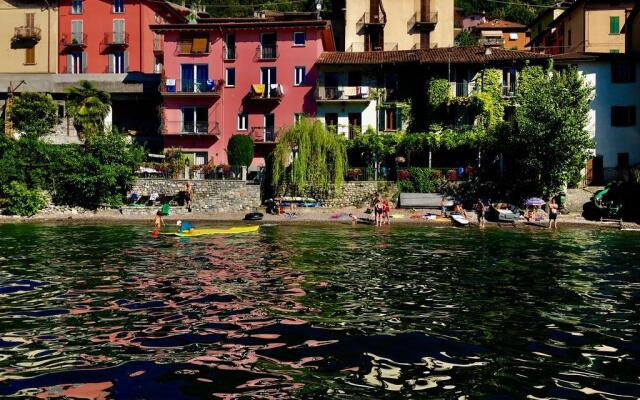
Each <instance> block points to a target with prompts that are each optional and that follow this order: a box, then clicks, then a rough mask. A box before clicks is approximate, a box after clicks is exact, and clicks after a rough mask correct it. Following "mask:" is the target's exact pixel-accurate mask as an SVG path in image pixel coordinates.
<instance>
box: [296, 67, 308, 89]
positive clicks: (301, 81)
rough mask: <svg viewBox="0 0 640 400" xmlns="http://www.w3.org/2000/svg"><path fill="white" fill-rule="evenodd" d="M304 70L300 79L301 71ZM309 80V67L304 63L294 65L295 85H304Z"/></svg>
mask: <svg viewBox="0 0 640 400" xmlns="http://www.w3.org/2000/svg"><path fill="white" fill-rule="evenodd" d="M300 71H302V74H301V75H302V76H300V80H298V75H299V72H300ZM306 80H307V67H306V66H304V65H296V66H295V67H293V86H303V85H304V83H305V81H306Z"/></svg>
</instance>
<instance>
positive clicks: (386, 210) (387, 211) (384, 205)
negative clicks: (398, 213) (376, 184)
mask: <svg viewBox="0 0 640 400" xmlns="http://www.w3.org/2000/svg"><path fill="white" fill-rule="evenodd" d="M390 213H391V205H389V200H388V199H386V198H383V200H382V215H383V217H384V220H383V221H384V223H385V224H387V225H391V219H390V215H389V214H390Z"/></svg>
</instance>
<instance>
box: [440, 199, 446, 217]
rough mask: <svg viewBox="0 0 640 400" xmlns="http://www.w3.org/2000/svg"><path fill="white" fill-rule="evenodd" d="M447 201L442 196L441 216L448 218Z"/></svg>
mask: <svg viewBox="0 0 640 400" xmlns="http://www.w3.org/2000/svg"><path fill="white" fill-rule="evenodd" d="M446 204H447V199H446V198H445V197H444V196H442V200H440V216H441V217H446V216H447V215H446V214H447V205H446Z"/></svg>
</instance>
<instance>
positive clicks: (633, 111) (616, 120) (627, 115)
mask: <svg viewBox="0 0 640 400" xmlns="http://www.w3.org/2000/svg"><path fill="white" fill-rule="evenodd" d="M623 110H625V112H624V113H623ZM637 114H638V110H637V108H636V106H611V127H612V128H631V127H634V126H636V125H637Z"/></svg>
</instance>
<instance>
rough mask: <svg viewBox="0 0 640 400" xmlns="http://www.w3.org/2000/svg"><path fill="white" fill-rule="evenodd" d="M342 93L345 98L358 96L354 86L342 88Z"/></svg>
mask: <svg viewBox="0 0 640 400" xmlns="http://www.w3.org/2000/svg"><path fill="white" fill-rule="evenodd" d="M342 92H343V93H344V95H345V96H349V97H353V96H357V95H358V88H357V87H355V86H346V87H344V88H342Z"/></svg>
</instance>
